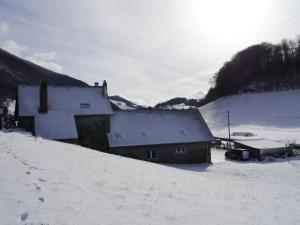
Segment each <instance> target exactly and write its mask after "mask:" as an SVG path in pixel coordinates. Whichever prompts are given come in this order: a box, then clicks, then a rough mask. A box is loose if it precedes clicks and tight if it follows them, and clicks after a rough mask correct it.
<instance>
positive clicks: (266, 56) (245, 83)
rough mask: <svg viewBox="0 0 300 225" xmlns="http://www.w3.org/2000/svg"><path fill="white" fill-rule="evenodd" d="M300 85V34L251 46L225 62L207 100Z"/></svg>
mask: <svg viewBox="0 0 300 225" xmlns="http://www.w3.org/2000/svg"><path fill="white" fill-rule="evenodd" d="M293 88H300V36H298V37H297V38H296V39H295V40H288V39H283V40H282V41H281V42H280V43H278V44H271V43H267V42H263V43H261V44H257V45H253V46H250V47H248V48H246V49H244V50H242V51H240V52H238V53H237V54H235V55H234V56H233V57H232V59H231V60H230V61H228V62H225V63H224V65H223V66H222V67H221V68H220V69H219V71H218V72H217V73H216V74H215V75H214V77H213V79H212V87H211V88H210V90H209V91H208V93H207V95H206V102H210V101H213V100H215V99H217V98H219V97H223V96H227V95H232V94H239V93H246V92H260V91H273V90H284V89H293Z"/></svg>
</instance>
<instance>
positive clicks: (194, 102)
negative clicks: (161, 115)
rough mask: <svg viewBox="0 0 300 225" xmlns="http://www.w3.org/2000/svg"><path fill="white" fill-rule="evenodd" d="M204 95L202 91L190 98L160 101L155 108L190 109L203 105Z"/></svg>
mask: <svg viewBox="0 0 300 225" xmlns="http://www.w3.org/2000/svg"><path fill="white" fill-rule="evenodd" d="M203 102H204V95H203V94H202V92H196V93H194V94H193V95H191V96H190V97H188V98H180V97H178V98H172V99H170V100H167V101H165V102H161V103H158V104H157V105H156V106H155V107H154V108H155V109H189V108H197V107H199V106H201V105H203Z"/></svg>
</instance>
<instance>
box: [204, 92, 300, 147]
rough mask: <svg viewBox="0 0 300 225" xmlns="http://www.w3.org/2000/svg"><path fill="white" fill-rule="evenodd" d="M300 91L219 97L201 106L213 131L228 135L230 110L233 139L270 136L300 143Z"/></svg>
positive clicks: (222, 135) (272, 138)
mask: <svg viewBox="0 0 300 225" xmlns="http://www.w3.org/2000/svg"><path fill="white" fill-rule="evenodd" d="M299 99H300V90H290V91H278V92H268V93H251V94H241V95H232V96H227V97H223V98H220V99H218V100H216V101H214V102H211V103H209V104H207V105H204V106H202V107H200V108H199V109H200V112H201V113H202V115H203V117H204V118H205V120H206V122H207V124H208V126H209V127H210V129H211V130H212V132H213V134H214V135H215V136H217V137H228V130H227V112H226V111H229V115H230V123H231V132H232V134H234V135H235V136H233V138H244V137H243V136H244V135H243V134H246V133H248V135H247V136H248V137H245V138H249V136H252V137H253V138H268V139H271V140H277V141H281V142H283V143H285V144H287V143H291V142H297V143H300V101H299Z"/></svg>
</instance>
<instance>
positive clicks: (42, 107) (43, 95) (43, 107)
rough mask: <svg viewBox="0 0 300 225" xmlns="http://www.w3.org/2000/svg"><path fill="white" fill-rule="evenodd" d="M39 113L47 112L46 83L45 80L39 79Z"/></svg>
mask: <svg viewBox="0 0 300 225" xmlns="http://www.w3.org/2000/svg"><path fill="white" fill-rule="evenodd" d="M39 112H40V113H47V112H48V85H47V81H45V80H41V81H40V110H39Z"/></svg>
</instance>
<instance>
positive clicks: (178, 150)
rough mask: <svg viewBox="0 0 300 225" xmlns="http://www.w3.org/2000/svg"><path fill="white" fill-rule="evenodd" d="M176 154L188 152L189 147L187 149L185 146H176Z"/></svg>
mask: <svg viewBox="0 0 300 225" xmlns="http://www.w3.org/2000/svg"><path fill="white" fill-rule="evenodd" d="M175 154H178V155H182V154H187V149H185V148H176V149H175Z"/></svg>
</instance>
